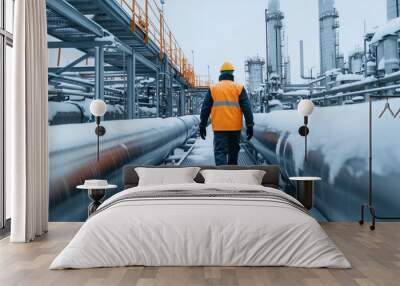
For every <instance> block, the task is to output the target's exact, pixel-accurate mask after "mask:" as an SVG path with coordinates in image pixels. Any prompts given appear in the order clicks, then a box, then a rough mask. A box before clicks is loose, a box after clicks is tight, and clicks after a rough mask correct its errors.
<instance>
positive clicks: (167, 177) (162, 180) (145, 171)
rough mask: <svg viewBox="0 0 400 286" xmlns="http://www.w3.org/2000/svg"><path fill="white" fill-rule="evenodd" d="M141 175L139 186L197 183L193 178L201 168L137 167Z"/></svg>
mask: <svg viewBox="0 0 400 286" xmlns="http://www.w3.org/2000/svg"><path fill="white" fill-rule="evenodd" d="M135 171H136V173H137V174H138V176H139V184H138V186H154V185H172V184H189V183H195V181H194V180H193V179H194V178H195V177H196V175H197V174H198V173H199V171H200V168H198V167H188V168H143V167H138V168H135Z"/></svg>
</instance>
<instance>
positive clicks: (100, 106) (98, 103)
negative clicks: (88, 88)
mask: <svg viewBox="0 0 400 286" xmlns="http://www.w3.org/2000/svg"><path fill="white" fill-rule="evenodd" d="M106 112H107V105H106V103H105V102H104V101H103V100H101V99H95V100H93V101H92V102H91V103H90V113H91V114H92V115H93V116H94V117H95V118H96V125H97V126H96V130H95V133H96V135H97V162H99V160H100V136H103V135H104V134H106V129H105V128H104V126H101V125H100V120H101V117H102V116H103V115H104V114H105V113H106Z"/></svg>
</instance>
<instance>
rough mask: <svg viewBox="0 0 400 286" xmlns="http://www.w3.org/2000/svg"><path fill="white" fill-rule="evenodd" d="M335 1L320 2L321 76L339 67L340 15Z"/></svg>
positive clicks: (325, 0) (323, 0)
mask: <svg viewBox="0 0 400 286" xmlns="http://www.w3.org/2000/svg"><path fill="white" fill-rule="evenodd" d="M334 5H335V1H334V0H319V26H320V54H321V59H320V61H321V62H320V64H321V68H320V70H321V74H324V73H325V72H326V71H328V70H332V69H336V68H338V67H339V63H338V61H339V35H338V28H339V14H338V12H337V11H336V9H335V7H334Z"/></svg>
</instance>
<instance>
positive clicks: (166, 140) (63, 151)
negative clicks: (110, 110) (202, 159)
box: [49, 116, 199, 207]
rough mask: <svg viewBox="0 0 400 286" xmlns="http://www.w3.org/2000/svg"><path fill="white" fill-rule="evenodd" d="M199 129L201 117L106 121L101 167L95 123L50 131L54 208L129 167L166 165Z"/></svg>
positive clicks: (51, 200)
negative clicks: (85, 185)
mask: <svg viewBox="0 0 400 286" xmlns="http://www.w3.org/2000/svg"><path fill="white" fill-rule="evenodd" d="M198 124H199V118H198V117H197V116H184V117H180V118H167V119H161V118H154V119H134V120H119V121H105V122H103V123H102V125H103V126H104V127H105V128H106V134H105V136H104V137H102V138H101V141H100V163H97V159H96V150H97V149H96V136H95V133H94V130H95V123H86V124H68V125H57V126H50V127H49V157H50V205H51V206H52V207H55V206H56V205H58V204H62V203H63V202H65V201H66V200H67V199H68V198H70V197H71V196H73V194H74V193H76V191H74V189H75V187H76V186H77V185H79V184H82V183H83V182H84V180H85V179H90V178H98V177H101V178H105V177H107V176H108V175H109V174H111V173H113V172H116V171H118V170H120V169H121V167H123V166H124V165H125V164H128V163H134V164H143V165H147V164H154V165H156V164H160V163H162V162H163V160H164V159H165V158H166V157H167V156H168V154H169V153H170V152H171V151H172V150H173V149H175V148H177V147H179V146H181V145H183V144H184V143H185V142H186V140H187V139H188V138H190V137H191V136H193V135H194V134H195V132H196V130H197V127H198Z"/></svg>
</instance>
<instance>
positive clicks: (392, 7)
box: [386, 0, 400, 20]
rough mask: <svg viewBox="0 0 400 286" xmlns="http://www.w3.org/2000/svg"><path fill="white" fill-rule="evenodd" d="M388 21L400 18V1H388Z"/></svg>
mask: <svg viewBox="0 0 400 286" xmlns="http://www.w3.org/2000/svg"><path fill="white" fill-rule="evenodd" d="M386 3H387V5H386V6H387V19H388V20H392V19H394V18H398V17H400V0H387V1H386Z"/></svg>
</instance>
